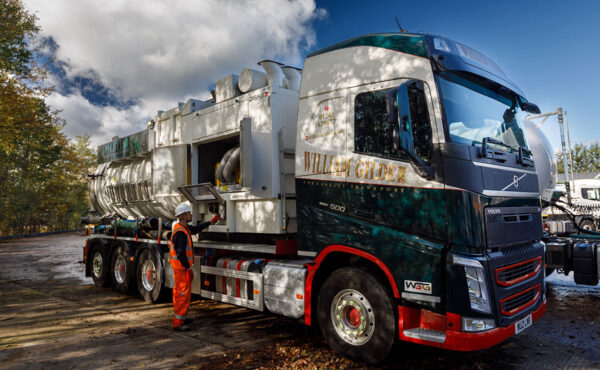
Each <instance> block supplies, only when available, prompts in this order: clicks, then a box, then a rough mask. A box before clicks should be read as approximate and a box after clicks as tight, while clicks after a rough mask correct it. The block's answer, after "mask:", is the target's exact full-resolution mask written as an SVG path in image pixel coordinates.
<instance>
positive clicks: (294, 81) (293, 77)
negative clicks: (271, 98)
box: [282, 66, 302, 91]
mask: <svg viewBox="0 0 600 370" xmlns="http://www.w3.org/2000/svg"><path fill="white" fill-rule="evenodd" d="M282 70H283V74H284V75H285V78H286V79H287V81H288V86H287V88H288V89H290V90H294V91H300V80H301V79H302V70H301V69H300V68H296V67H291V66H285V67H283V68H282Z"/></svg>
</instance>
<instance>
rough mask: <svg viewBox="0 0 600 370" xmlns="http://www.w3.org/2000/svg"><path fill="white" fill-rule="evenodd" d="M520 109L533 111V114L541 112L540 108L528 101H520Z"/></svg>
mask: <svg viewBox="0 0 600 370" xmlns="http://www.w3.org/2000/svg"><path fill="white" fill-rule="evenodd" d="M521 109H522V110H524V111H525V112H527V113H533V114H540V113H542V111H541V110H540V108H539V107H538V106H537V105H535V104H533V103H530V102H527V101H525V102H521Z"/></svg>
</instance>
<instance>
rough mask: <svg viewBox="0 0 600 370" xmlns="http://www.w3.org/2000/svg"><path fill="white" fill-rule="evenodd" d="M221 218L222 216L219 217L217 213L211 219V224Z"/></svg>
mask: <svg viewBox="0 0 600 370" xmlns="http://www.w3.org/2000/svg"><path fill="white" fill-rule="evenodd" d="M220 219H221V217H219V215H218V214H217V215H215V217H213V218H212V220H210V223H211V224H214V223H215V222H217V221H219V220H220Z"/></svg>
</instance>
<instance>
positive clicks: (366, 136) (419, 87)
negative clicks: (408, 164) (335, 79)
mask: <svg viewBox="0 0 600 370" xmlns="http://www.w3.org/2000/svg"><path fill="white" fill-rule="evenodd" d="M397 91H398V89H397V88H394V89H388V90H378V91H369V92H365V93H361V94H358V95H357V96H356V98H355V99H354V150H355V151H356V152H359V153H364V154H369V155H375V156H381V157H388V158H393V159H400V160H409V156H408V155H407V154H406V153H405V152H404V151H403V150H401V149H400V148H398V149H396V148H395V147H394V128H395V127H396V125H397V124H398V123H395V122H394V123H393V122H392V119H391V118H390V113H388V111H389V110H390V107H389V106H388V99H389V95H390V94H389V93H390V92H391V93H392V94H393V95H392V96H396V99H395V100H394V102H393V104H394V107H393V108H394V109H396V112H394V113H393V114H399V115H400V117H406V120H410V125H411V126H412V141H413V146H414V153H415V155H417V156H418V157H420V158H421V159H422V160H424V161H425V162H429V161H430V160H431V153H432V141H431V139H432V131H431V121H430V119H429V112H428V111H427V99H426V96H425V89H424V84H423V82H422V81H417V80H411V81H408V82H407V85H406V94H398V95H396V93H397ZM406 96H408V99H407V98H406ZM408 117H410V118H408ZM406 120H402V119H400V120H399V121H400V123H401V124H406V123H407V122H406Z"/></svg>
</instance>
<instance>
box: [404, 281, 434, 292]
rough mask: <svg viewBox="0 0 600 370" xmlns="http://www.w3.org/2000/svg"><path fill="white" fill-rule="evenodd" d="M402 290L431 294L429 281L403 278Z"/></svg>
mask: <svg viewBox="0 0 600 370" xmlns="http://www.w3.org/2000/svg"><path fill="white" fill-rule="evenodd" d="M404 290H405V291H407V292H413V293H421V294H431V283H425V282H422V281H413V280H404Z"/></svg>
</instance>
